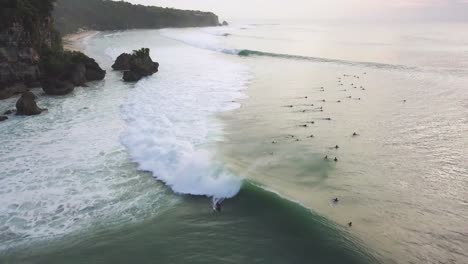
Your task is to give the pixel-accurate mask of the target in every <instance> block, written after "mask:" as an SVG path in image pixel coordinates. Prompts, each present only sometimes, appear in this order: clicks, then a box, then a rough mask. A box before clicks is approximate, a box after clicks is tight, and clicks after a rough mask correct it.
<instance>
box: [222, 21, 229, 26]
mask: <svg viewBox="0 0 468 264" xmlns="http://www.w3.org/2000/svg"><path fill="white" fill-rule="evenodd" d="M221 25H223V26H229V23H228V22H227V21H226V20H225V21H223V23H222V24H221Z"/></svg>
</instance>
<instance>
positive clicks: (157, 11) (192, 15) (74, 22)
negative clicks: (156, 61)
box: [54, 0, 219, 34]
mask: <svg viewBox="0 0 468 264" xmlns="http://www.w3.org/2000/svg"><path fill="white" fill-rule="evenodd" d="M54 19H55V21H56V25H57V28H58V29H59V31H60V32H61V33H62V34H66V33H73V32H76V31H77V30H78V29H80V28H83V29H90V30H125V29H135V28H165V27H208V26H218V25H219V20H218V16H216V15H215V14H213V13H211V12H201V11H192V10H179V9H173V8H162V7H156V6H143V5H133V4H130V3H127V2H124V1H105V0H79V1H78V0H57V5H56V8H55V10H54Z"/></svg>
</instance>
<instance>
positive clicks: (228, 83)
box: [0, 21, 468, 264]
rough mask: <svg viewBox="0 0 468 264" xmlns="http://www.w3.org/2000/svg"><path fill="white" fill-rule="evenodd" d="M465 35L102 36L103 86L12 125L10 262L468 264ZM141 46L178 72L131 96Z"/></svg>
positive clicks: (260, 30) (90, 49) (266, 31)
mask: <svg viewBox="0 0 468 264" xmlns="http://www.w3.org/2000/svg"><path fill="white" fill-rule="evenodd" d="M463 32H468V24H375V25H370V24H361V23H339V24H338V23H336V24H334V23H322V22H309V23H297V22H296V23H286V22H284V21H279V22H274V23H238V24H233V25H231V26H228V27H216V28H190V29H161V30H130V31H120V32H100V33H98V34H97V35H94V36H92V37H89V38H87V39H85V40H83V43H82V46H83V47H84V51H85V53H86V54H88V55H90V56H92V57H94V58H96V60H97V61H98V62H99V63H100V64H101V66H103V68H105V69H106V70H107V72H108V74H107V76H106V79H105V80H104V81H102V82H95V83H91V84H90V85H89V87H83V88H77V89H75V91H74V92H73V93H72V94H70V95H66V96H63V97H58V98H56V97H49V96H46V95H44V94H42V92H41V91H40V90H34V91H33V92H35V93H36V94H38V95H40V97H39V100H38V104H39V105H40V106H42V107H45V108H48V109H49V112H48V113H45V114H42V115H40V116H35V117H14V118H12V119H10V120H8V121H7V122H2V123H1V124H0V129H1V131H2V134H3V136H2V137H1V138H0V145H1V146H2V148H0V168H1V169H2V173H1V175H0V201H1V203H0V262H2V263H340V264H341V263H466V262H468V254H467V252H466V248H467V247H468V226H467V224H466V223H467V222H468V161H467V158H466V157H467V156H468V114H467V113H468V91H467V87H466V85H467V83H468V70H467V66H468V35H467V34H465V33H463ZM141 47H148V48H150V49H151V56H152V57H153V59H154V60H155V61H158V62H159V63H160V70H159V72H158V73H157V74H155V75H153V76H151V77H148V78H145V79H143V80H141V81H139V82H138V83H136V84H126V83H123V82H122V80H121V75H122V74H121V73H120V72H115V71H112V69H111V65H112V63H113V60H115V58H116V57H117V56H118V55H119V54H120V53H122V52H131V51H132V50H135V49H138V48H141ZM15 102H16V98H11V99H7V100H4V101H2V102H1V104H0V112H4V111H5V110H8V109H11V108H14V104H15ZM325 156H326V157H327V159H325V158H324V157H325ZM335 158H336V160H337V161H335ZM213 198H226V199H225V200H224V202H223V206H222V212H220V213H215V212H213V209H212V199H213ZM334 198H338V199H339V201H338V202H333V199H334ZM350 222H351V223H352V226H349V223H350Z"/></svg>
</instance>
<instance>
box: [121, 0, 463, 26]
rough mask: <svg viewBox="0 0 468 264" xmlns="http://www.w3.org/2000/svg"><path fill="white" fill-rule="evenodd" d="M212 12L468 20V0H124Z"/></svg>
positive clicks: (236, 16)
mask: <svg viewBox="0 0 468 264" xmlns="http://www.w3.org/2000/svg"><path fill="white" fill-rule="evenodd" d="M127 1H128V2H132V3H138V4H144V5H157V6H164V7H175V8H182V9H195V10H205V11H213V12H215V13H216V14H218V15H219V16H220V18H221V19H253V18H258V19H275V18H281V19H283V18H296V19H387V20H391V19H401V20H407V19H414V20H421V19H427V20H445V21H454V20H456V21H468V0H127Z"/></svg>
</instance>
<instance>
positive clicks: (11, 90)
mask: <svg viewBox="0 0 468 264" xmlns="http://www.w3.org/2000/svg"><path fill="white" fill-rule="evenodd" d="M26 91H28V87H26V85H25V84H24V83H22V82H18V83H14V84H12V85H10V86H5V87H1V84H0V99H6V98H9V97H11V96H13V95H15V94H19V93H24V92H26Z"/></svg>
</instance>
